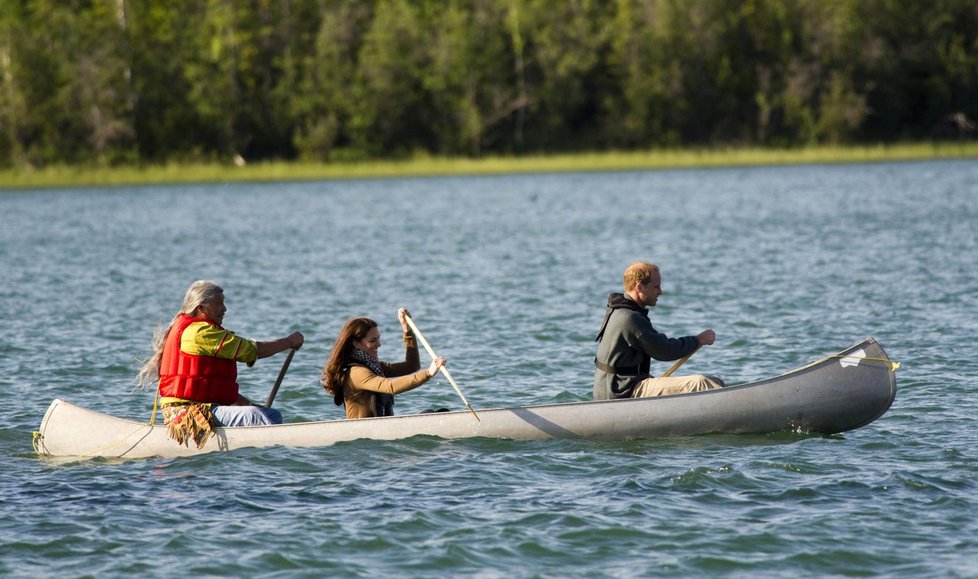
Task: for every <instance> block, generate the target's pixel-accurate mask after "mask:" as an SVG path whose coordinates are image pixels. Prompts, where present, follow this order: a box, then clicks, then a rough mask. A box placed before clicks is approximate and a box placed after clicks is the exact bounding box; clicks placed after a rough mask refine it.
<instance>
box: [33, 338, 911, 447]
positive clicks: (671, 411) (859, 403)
mask: <svg viewBox="0 0 978 579" xmlns="http://www.w3.org/2000/svg"><path fill="white" fill-rule="evenodd" d="M895 396H896V377H895V374H894V367H893V365H892V364H891V362H890V360H889V358H888V356H887V355H886V352H884V351H883V348H882V347H881V346H880V345H879V343H877V342H876V340H875V339H873V338H867V339H866V340H864V341H862V342H860V343H858V344H856V345H854V346H852V347H850V348H847V349H845V350H843V351H842V352H840V353H839V354H835V355H832V356H827V357H825V358H822V359H821V360H818V361H816V362H813V363H811V364H809V365H807V366H804V367H802V368H798V369H796V370H792V371H791V372H788V373H785V374H782V375H780V376H777V377H775V378H770V379H767V380H762V381H759V382H752V383H748V384H741V385H736V386H730V387H727V388H723V389H720V390H713V391H709V392H698V393H694V394H682V395H677V396H667V397H659V398H642V399H630V400H609V401H589V402H571V403H562V404H545V405H536V406H523V407H514V408H496V409H486V410H477V412H478V414H479V419H480V420H476V418H475V417H474V416H473V415H472V413H470V412H468V411H456V412H441V413H430V414H413V415H402V416H392V417H385V418H368V419H362V420H328V421H317V422H301V423H287V424H281V425H275V426H257V427H237V428H218V429H216V431H215V435H214V436H213V437H211V438H210V440H208V441H207V443H206V444H205V445H204V447H203V448H200V449H198V448H196V447H195V446H194V445H193V444H191V445H190V446H189V447H188V446H182V445H179V444H177V443H176V442H175V441H173V440H171V439H170V438H168V437H167V432H166V428H165V427H163V426H162V425H159V424H157V425H150V424H148V423H146V422H139V421H135V420H127V419H122V418H117V417H114V416H110V415H107V414H103V413H100V412H96V411H93V410H89V409H86V408H82V407H80V406H76V405H74V404H71V403H69V402H66V401H63V400H59V399H56V400H54V401H53V402H51V405H50V406H49V408H48V410H47V412H46V413H45V415H44V418H43V420H42V421H41V426H40V429H39V431H38V433H37V434H36V435H35V447H36V449H37V452H38V453H39V454H41V455H46V456H61V457H125V458H145V457H171V456H191V455H197V454H202V453H207V452H215V451H230V450H235V449H239V448H247V447H265V446H275V445H280V446H291V447H313V446H328V445H331V444H335V443H337V442H344V441H352V440H357V439H373V440H397V439H404V438H409V437H412V436H419V435H427V436H435V437H441V438H445V439H459V438H471V437H489V438H505V439H513V440H540V439H547V438H564V439H584V440H628V439H640V438H658V437H670V436H693V435H700V434H748V433H754V434H758V433H770V432H779V431H795V432H800V433H811V434H823V435H828V434H836V433H840V432H846V431H849V430H853V429H856V428H860V427H862V426H865V425H867V424H869V423H871V422H873V421H874V420H876V419H877V418H879V417H880V416H882V415H883V414H884V413H885V412H886V411H887V410H888V409H889V408H890V405H891V404H892V403H893V400H894V398H895Z"/></svg>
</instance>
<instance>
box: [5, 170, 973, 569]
mask: <svg viewBox="0 0 978 579" xmlns="http://www.w3.org/2000/svg"><path fill="white" fill-rule="evenodd" d="M976 256H978V161H975V160H961V161H935V162H917V163H893V164H866V165H836V166H789V167H757V168H737V169H712V170H674V171H648V172H609V173H586V174H542V175H522V176H490V177H457V178H455V177H453V178H416V179H391V180H361V181H325V182H303V183H269V184H258V183H255V184H227V185H207V186H203V185H202V186H160V187H134V188H124V187H120V188H108V189H101V188H85V189H58V190H32V191H7V192H0V265H2V278H0V324H2V337H0V403H2V408H3V413H4V421H3V425H2V426H0V455H2V458H0V461H2V465H0V508H2V513H0V546H2V556H0V576H4V577H39V576H92V577H94V576H98V577H109V576H131V575H146V576H170V575H187V576H263V577H323V576H380V575H389V576H416V577H427V576H433V575H438V576H462V575H479V576H484V577H564V576H610V577H637V576H676V575H679V576H716V575H727V576H744V577H748V576H749V577H756V576H767V577H785V576H813V575H814V576H826V575H830V576H851V575H883V576H918V577H919V576H925V577H926V576H931V577H949V576H950V577H976V576H978V483H976V475H978V462H976V455H978V451H976V449H975V447H976V445H975V442H976V436H975V434H974V416H975V414H976V410H978V403H976V400H975V396H974V391H975V387H976V376H978V359H976V356H975V346H974V339H975V336H976V335H978V313H976V312H978V307H976V306H978V277H976V271H975V270H976V268H975V266H976V263H978V259H976ZM635 259H645V260H650V261H654V262H656V263H658V264H659V265H660V266H661V267H662V273H663V289H664V291H665V294H664V295H663V297H662V298H661V299H660V300H659V305H658V306H657V307H656V308H655V309H654V310H653V311H652V317H653V322H654V323H655V324H656V326H657V327H658V328H659V329H660V330H663V331H665V332H667V333H669V334H671V335H686V334H692V333H696V332H699V331H700V330H702V329H705V328H708V327H712V328H715V329H716V330H717V333H718V336H719V338H718V341H717V344H716V345H714V346H712V347H710V348H705V349H703V350H701V351H700V352H698V353H697V354H696V356H694V357H693V358H692V359H690V361H689V362H688V363H687V364H686V366H685V367H684V369H683V370H682V371H680V373H682V372H683V371H686V372H707V373H712V374H717V375H720V376H722V377H723V378H724V379H725V380H726V381H727V382H728V383H731V382H744V381H750V380H756V379H760V378H766V377H770V376H774V375H777V374H780V373H782V372H784V371H787V370H790V369H793V368H795V367H798V366H801V365H804V364H806V363H808V362H810V361H813V360H815V359H817V358H819V357H821V356H823V355H827V354H833V353H835V352H837V351H839V350H841V349H842V348H844V347H846V346H848V345H850V344H853V343H855V342H857V341H859V340H860V339H862V338H864V337H866V336H874V337H876V338H877V339H878V340H879V341H880V342H881V343H882V344H883V346H884V347H885V348H886V350H887V352H888V353H889V354H890V356H891V357H892V358H894V359H896V360H898V361H899V362H901V363H902V368H901V369H900V370H899V371H898V372H897V383H898V387H899V391H898V394H897V398H896V401H895V402H894V404H893V407H892V408H891V409H890V411H889V412H888V413H886V414H885V415H884V416H883V417H881V418H880V419H879V420H878V421H876V422H874V423H872V424H870V425H868V426H865V427H863V428H861V429H859V430H856V431H852V432H848V433H844V434H841V435H836V436H830V437H819V436H810V435H805V434H799V433H779V434H771V435H765V436H729V435H728V436H699V437H691V438H679V439H661V440H645V441H642V440H639V441H627V442H587V441H574V440H558V441H540V442H514V441H509V440H490V439H471V440H462V441H445V440H439V439H436V438H428V437H418V438H413V439H408V440H404V441H398V442H376V441H356V442H351V443H342V444H337V445H335V446H331V447H323V448H312V449H293V448H281V447H275V448H263V449H246V450H240V451H234V452H230V453H212V454H209V455H203V456H199V457H194V458H180V459H162V458H159V459H148V460H123V461H117V460H72V461H63V460H52V459H44V458H39V457H37V456H36V455H35V454H34V453H33V450H32V446H31V440H32V439H31V433H32V431H33V430H36V429H37V427H38V425H39V423H40V421H41V418H42V416H43V414H44V411H45V409H46V408H47V405H48V404H49V403H50V402H51V400H52V399H54V398H63V399H66V400H69V401H72V402H74V403H77V404H80V405H82V406H86V407H89V408H93V409H96V410H100V411H103V412H107V413H110V414H115V415H119V416H126V417H131V418H136V419H140V420H148V419H149V415H150V411H151V408H152V404H153V393H152V392H146V391H143V390H134V387H133V383H134V377H135V374H136V371H137V369H138V366H139V362H138V361H139V359H140V358H143V357H145V356H147V355H148V354H149V343H150V339H151V336H152V334H153V331H154V329H155V328H156V326H157V325H158V324H160V323H166V322H168V321H169V319H170V318H171V317H172V316H173V315H174V314H175V313H176V311H177V310H178V309H179V306H180V302H181V300H182V297H183V292H184V291H185V289H186V287H187V286H188V285H189V284H190V282H191V281H193V280H195V279H202V278H203V279H213V280H216V281H218V282H219V283H220V284H221V285H222V286H223V287H224V288H225V290H226V295H227V304H228V309H229V311H228V313H227V316H226V318H225V326H226V327H228V328H229V329H231V330H234V331H236V332H237V333H239V334H243V335H246V336H250V337H254V338H258V339H272V338H278V337H281V336H284V335H286V334H288V333H290V332H292V331H294V330H300V331H302V332H303V333H304V334H305V336H306V345H305V347H304V348H303V349H302V350H300V351H299V352H298V354H297V355H296V357H295V358H294V360H293V361H292V364H291V367H290V369H289V371H288V374H287V375H286V378H285V381H284V383H283V386H282V389H281V390H280V392H279V394H278V397H277V399H276V406H277V407H278V408H279V409H280V410H282V412H283V414H284V415H285V417H286V420H287V421H302V420H318V419H334V418H340V417H341V411H340V409H339V408H338V407H336V406H335V405H334V404H333V403H332V401H331V400H330V399H329V398H328V397H327V396H326V395H325V394H324V393H323V391H322V389H321V388H320V387H319V385H318V378H319V373H320V370H321V367H322V363H323V362H324V360H325V358H326V355H327V353H328V352H329V348H330V346H331V345H332V342H333V340H334V339H335V336H336V334H337V332H338V330H339V328H340V326H341V324H342V323H343V321H344V320H345V319H347V318H348V317H350V316H353V315H367V316H370V317H373V318H375V319H376V320H378V322H379V323H380V327H381V331H382V333H383V336H384V340H385V342H386V346H385V347H384V348H383V349H382V350H381V354H382V357H385V354H386V357H387V358H388V359H400V356H402V355H403V350H402V348H401V347H400V346H398V343H399V338H398V335H399V330H400V328H399V325H398V323H397V320H396V309H397V307H399V306H405V307H407V308H408V309H410V310H411V312H412V314H413V315H414V317H415V320H416V321H417V323H418V325H419V327H420V328H421V329H422V331H423V332H424V334H425V336H426V337H427V338H428V339H429V341H430V342H431V343H432V346H434V348H435V349H436V350H438V352H439V354H441V355H443V356H445V357H446V358H448V360H449V364H450V368H451V369H452V374H453V375H454V377H455V378H456V380H457V381H458V382H459V385H460V386H461V388H462V390H463V392H464V393H465V395H466V397H467V398H468V400H469V401H470V402H471V404H472V405H473V407H475V408H476V409H480V408H491V407H499V406H516V405H524V404H538V403H547V402H554V401H560V402H567V401H578V400H587V399H589V397H590V393H591V375H592V372H593V362H592V360H593V356H594V342H593V339H594V334H595V331H596V330H597V327H598V325H599V324H600V321H601V318H602V313H603V309H604V303H605V301H606V298H607V294H608V293H609V292H612V291H619V290H620V285H621V273H622V271H623V270H624V268H625V267H626V265H627V264H628V263H629V262H630V261H632V260H635ZM422 358H423V360H424V359H426V357H425V355H424V354H422ZM282 360H283V356H282V355H279V356H276V357H274V358H269V359H266V360H261V361H259V363H258V364H256V365H255V367H254V368H245V367H242V368H241V371H240V376H239V378H240V380H239V381H240V382H241V384H242V389H243V392H244V393H245V394H246V395H248V396H250V397H252V398H253V399H257V400H263V399H264V398H265V397H266V396H267V394H268V392H269V390H270V387H271V384H272V383H273V382H274V380H275V376H276V375H277V374H278V371H279V369H280V367H281V363H282ZM663 369H664V368H662V367H659V368H657V370H658V371H659V372H661V371H662V370H663ZM460 405H461V404H460V402H459V400H458V398H457V396H456V394H455V392H454V390H453V389H452V388H451V387H450V385H449V384H447V383H446V382H445V381H444V380H440V379H439V380H434V381H432V382H430V383H428V384H427V385H425V386H423V387H422V388H420V389H418V390H415V391H412V392H410V393H406V394H403V395H401V396H399V397H398V401H397V406H396V407H395V410H396V412H397V413H400V414H406V413H413V412H418V411H420V410H422V409H425V408H430V407H436V406H449V407H452V408H459V407H460Z"/></svg>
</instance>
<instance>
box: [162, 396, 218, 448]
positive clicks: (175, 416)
mask: <svg viewBox="0 0 978 579" xmlns="http://www.w3.org/2000/svg"><path fill="white" fill-rule="evenodd" d="M163 424H165V425H166V430H167V432H168V433H169V435H170V438H172V439H174V440H176V441H177V442H178V443H179V444H182V445H184V446H187V447H189V446H190V441H191V440H193V441H194V443H196V444H197V448H202V447H203V446H204V444H206V443H207V439H208V438H210V437H211V436H212V435H213V434H214V428H217V427H218V426H220V424H218V423H217V421H216V420H215V419H214V415H213V414H212V413H211V405H210V404H203V403H202V404H170V405H167V406H164V407H163Z"/></svg>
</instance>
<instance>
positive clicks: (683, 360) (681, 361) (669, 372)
mask: <svg viewBox="0 0 978 579" xmlns="http://www.w3.org/2000/svg"><path fill="white" fill-rule="evenodd" d="M699 349H700V348H699V346H697V347H696V349H695V350H693V351H692V352H690V353H689V354H686V355H685V356H683V357H682V358H680V359H678V360H676V363H675V364H673V365H672V367H671V368H669V369H668V370H666V373H665V374H663V375H662V377H663V378H666V377H668V376H672V373H673V372H675V371H676V370H678V369H679V367H680V366H682V365H683V364H685V363H686V360H689V357H690V356H692V355H693V354H695V353H696V352H698V351H699Z"/></svg>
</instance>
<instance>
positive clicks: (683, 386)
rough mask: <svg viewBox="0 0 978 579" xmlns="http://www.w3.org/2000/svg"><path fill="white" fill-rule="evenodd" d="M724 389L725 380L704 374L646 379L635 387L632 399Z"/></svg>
mask: <svg viewBox="0 0 978 579" xmlns="http://www.w3.org/2000/svg"><path fill="white" fill-rule="evenodd" d="M722 387H723V380H720V379H719V378H716V377H713V376H704V375H703V374H693V375H691V376H668V377H666V378H661V377H660V378H656V377H652V378H646V379H645V380H642V381H641V382H639V383H638V384H636V385H635V390H633V391H632V398H651V397H653V396H671V395H673V394H687V393H689V392H703V391H704V390H716V389H717V388H722Z"/></svg>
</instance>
